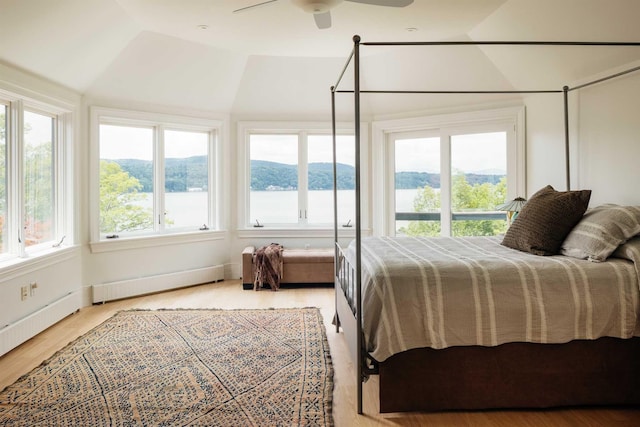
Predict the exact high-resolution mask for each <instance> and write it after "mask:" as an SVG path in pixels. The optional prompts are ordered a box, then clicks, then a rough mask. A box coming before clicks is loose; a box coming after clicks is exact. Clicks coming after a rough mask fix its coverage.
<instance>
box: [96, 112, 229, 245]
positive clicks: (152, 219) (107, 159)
mask: <svg viewBox="0 0 640 427" xmlns="http://www.w3.org/2000/svg"><path fill="white" fill-rule="evenodd" d="M92 111H93V117H94V121H95V123H97V129H96V130H95V132H96V134H97V141H98V144H97V145H98V147H97V152H98V163H99V168H98V169H99V177H97V181H98V182H97V187H98V189H99V200H96V202H97V204H98V209H97V212H96V216H97V218H98V221H97V224H98V226H97V227H94V233H95V234H94V237H95V236H98V237H97V238H94V241H97V240H111V239H116V238H122V237H133V236H145V235H156V234H168V233H169V234H170V233H184V232H192V231H193V232H197V231H206V230H210V229H217V228H218V227H217V221H218V218H217V216H216V203H215V200H216V194H215V188H216V173H215V171H216V167H215V165H216V159H217V156H216V150H217V146H218V144H217V137H218V134H219V132H220V129H221V126H222V125H221V123H219V122H217V121H210V120H197V119H186V118H181V117H174V116H165V115H157V114H151V113H148V114H147V113H136V112H126V111H116V110H107V109H101V108H94V109H92ZM95 228H97V230H95Z"/></svg>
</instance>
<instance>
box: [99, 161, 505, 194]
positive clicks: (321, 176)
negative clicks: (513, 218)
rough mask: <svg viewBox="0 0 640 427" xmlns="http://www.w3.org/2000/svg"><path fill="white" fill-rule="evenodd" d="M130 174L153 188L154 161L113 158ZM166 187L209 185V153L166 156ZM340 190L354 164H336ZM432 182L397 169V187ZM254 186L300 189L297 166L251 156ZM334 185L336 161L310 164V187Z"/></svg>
mask: <svg viewBox="0 0 640 427" xmlns="http://www.w3.org/2000/svg"><path fill="white" fill-rule="evenodd" d="M112 161H114V162H116V163H118V164H119V165H120V167H121V168H122V169H123V170H124V171H125V172H127V173H129V175H131V176H134V177H135V178H137V179H138V181H140V183H141V184H142V187H143V188H142V191H143V192H151V191H153V164H152V162H151V161H148V160H137V159H119V160H112ZM165 171H166V174H165V188H166V191H168V192H183V191H187V189H189V188H202V189H204V190H206V189H207V184H208V176H207V157H206V156H193V157H187V158H170V159H166V160H165ZM336 171H337V175H338V189H339V190H353V189H354V188H355V168H354V167H353V166H351V165H347V164H343V163H338V164H337V165H336ZM503 177H504V173H502V174H500V173H494V174H483V173H469V174H466V175H465V178H466V180H467V182H468V183H469V184H471V185H476V184H484V183H487V182H488V183H490V184H497V183H498V182H499V181H500V179H501V178H503ZM426 185H428V186H430V187H432V188H440V174H437V173H429V172H398V173H396V188H397V189H399V190H403V189H416V188H418V187H424V186H426ZM251 189H252V190H254V191H269V190H271V191H277V190H281V191H282V190H297V189H298V167H297V166H296V165H287V164H284V163H277V162H269V161H265V160H251ZM332 189H333V163H310V164H309V190H332Z"/></svg>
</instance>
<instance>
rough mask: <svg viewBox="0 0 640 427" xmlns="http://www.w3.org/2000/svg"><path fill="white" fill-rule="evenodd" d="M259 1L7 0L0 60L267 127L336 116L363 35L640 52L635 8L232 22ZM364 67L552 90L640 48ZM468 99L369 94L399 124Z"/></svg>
mask: <svg viewBox="0 0 640 427" xmlns="http://www.w3.org/2000/svg"><path fill="white" fill-rule="evenodd" d="M259 2H260V0H180V1H177V0H55V1H52V0H0V40H2V41H3V42H2V43H0V60H2V61H3V62H5V63H7V64H9V65H13V66H16V67H18V68H20V69H23V70H26V71H29V72H31V73H34V74H36V75H40V76H43V77H45V78H47V79H49V80H52V81H54V82H56V83H59V84H62V85H64V86H67V87H69V88H72V89H74V90H76V91H78V92H80V93H82V94H85V95H87V96H88V97H92V98H96V99H116V100H124V101H135V102H140V103H147V104H157V105H162V106H172V107H188V108H192V109H200V110H205V111H214V112H223V113H231V114H234V115H237V116H238V117H254V116H258V117H260V118H267V119H268V118H270V117H273V118H281V117H282V116H285V115H298V116H300V115H306V116H309V117H315V116H318V115H324V114H326V113H327V112H328V110H329V87H330V86H331V85H333V84H334V83H335V82H336V79H337V77H338V74H339V73H340V71H341V70H342V67H343V65H344V63H345V60H346V58H347V56H348V54H349V52H350V51H351V47H352V44H351V38H352V36H353V35H354V34H359V35H361V37H362V39H363V41H425V40H428V41H441V40H572V41H640V27H639V26H638V25H637V18H638V17H640V1H637V0H606V1H605V0H536V1H531V0H415V1H414V3H413V4H411V5H410V6H408V7H405V8H390V7H380V6H371V5H364V4H359V3H353V2H341V3H340V4H338V5H337V6H336V7H335V8H334V9H332V11H331V13H332V26H331V28H329V29H323V30H320V29H318V28H317V27H316V25H315V23H314V19H313V16H312V15H311V14H308V13H306V12H304V11H302V10H301V9H300V8H299V7H297V6H296V5H295V4H294V3H293V2H292V1H291V0H278V1H275V2H272V3H270V4H268V5H265V6H261V7H257V8H253V9H250V10H247V11H245V12H242V13H233V11H234V10H235V9H239V8H242V7H244V6H249V5H252V4H255V3H259ZM362 56H363V62H362V75H363V80H362V85H363V88H373V89H500V90H507V89H513V88H518V89H549V88H561V87H562V85H563V84H569V83H572V82H575V81H579V80H580V79H583V78H585V77H587V76H592V75H596V74H597V73H600V72H602V71H604V70H610V69H614V68H616V67H619V66H622V65H624V64H630V63H633V62H635V61H638V60H640V48H624V47H620V48H606V49H605V48H602V49H600V48H575V47H573V48H545V47H469V46H467V47H455V48H443V47H429V48H388V47H385V48H373V47H367V46H364V47H363V49H362ZM349 80H350V77H349V76H348V77H347V78H346V82H345V83H346V85H348V84H349ZM494 99H495V97H493V98H485V99H483V101H485V102H486V101H491V100H494ZM469 102H478V100H477V99H474V100H473V101H471V100H469V98H468V97H465V96H457V97H454V96H449V97H446V98H445V97H439V96H429V97H426V96H425V97H421V98H420V99H418V98H416V97H404V98H402V99H400V98H398V97H396V98H394V99H390V97H389V96H386V95H383V96H376V97H368V98H367V99H366V100H365V105H364V108H365V109H366V111H367V112H369V113H371V114H393V113H400V112H404V111H412V110H416V109H426V108H434V107H438V108H442V107H447V106H454V105H458V104H461V103H469ZM319 119H322V118H320V117H319Z"/></svg>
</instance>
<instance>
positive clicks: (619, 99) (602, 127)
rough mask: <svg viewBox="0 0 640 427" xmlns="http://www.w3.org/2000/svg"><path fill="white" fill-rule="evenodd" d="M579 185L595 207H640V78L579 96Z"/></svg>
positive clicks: (624, 79)
mask: <svg viewBox="0 0 640 427" xmlns="http://www.w3.org/2000/svg"><path fill="white" fill-rule="evenodd" d="M579 103H580V110H579V111H580V116H579V128H580V130H579V144H580V171H579V184H580V186H581V187H583V188H590V189H591V190H592V193H591V206H596V205H598V204H602V203H618V204H633V205H640V189H639V188H638V183H639V182H640V166H639V165H640V119H639V118H640V116H639V112H640V73H635V74H634V75H629V76H627V77H621V78H619V79H617V80H612V81H609V82H604V83H601V84H598V85H595V86H591V87H588V88H585V89H582V90H581V91H580V94H579Z"/></svg>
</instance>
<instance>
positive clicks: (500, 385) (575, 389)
mask: <svg viewBox="0 0 640 427" xmlns="http://www.w3.org/2000/svg"><path fill="white" fill-rule="evenodd" d="M379 373H380V412H406V411H444V410H477V409H490V408H549V407H562V406H580V405H640V386H638V384H640V338H632V339H626V340H625V339H619V338H600V339H597V340H594V341H572V342H569V343H566V344H531V343H509V344H503V345H500V346H497V347H480V346H472V347H451V348H446V349H442V350H434V349H430V348H423V349H416V350H409V351H406V352H403V353H400V354H397V355H395V356H393V357H391V358H389V359H387V360H386V361H385V362H383V363H380V364H379Z"/></svg>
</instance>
